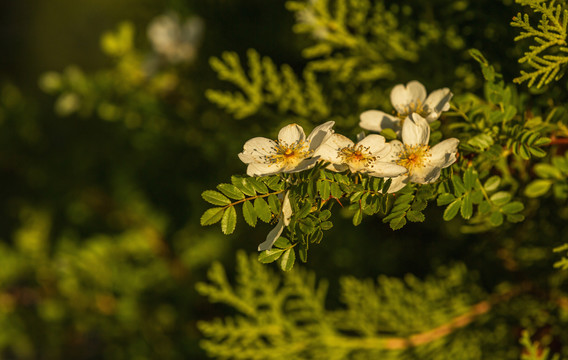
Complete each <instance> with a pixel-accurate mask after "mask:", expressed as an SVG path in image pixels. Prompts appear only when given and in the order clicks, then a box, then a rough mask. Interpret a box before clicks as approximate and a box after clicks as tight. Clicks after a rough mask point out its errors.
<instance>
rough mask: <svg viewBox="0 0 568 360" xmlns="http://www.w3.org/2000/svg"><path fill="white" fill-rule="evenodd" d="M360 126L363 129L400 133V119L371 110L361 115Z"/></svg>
mask: <svg viewBox="0 0 568 360" xmlns="http://www.w3.org/2000/svg"><path fill="white" fill-rule="evenodd" d="M359 119H361V121H360V122H359V126H360V127H362V128H363V129H366V130H370V131H376V132H381V131H383V130H384V129H393V130H394V131H397V132H398V131H400V119H399V118H397V117H396V116H392V115H389V114H387V113H384V112H382V111H377V110H369V111H365V112H364V113H362V114H361V115H359Z"/></svg>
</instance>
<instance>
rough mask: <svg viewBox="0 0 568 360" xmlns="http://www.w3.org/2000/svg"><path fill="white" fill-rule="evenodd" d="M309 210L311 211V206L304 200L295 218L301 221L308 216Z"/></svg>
mask: <svg viewBox="0 0 568 360" xmlns="http://www.w3.org/2000/svg"><path fill="white" fill-rule="evenodd" d="M311 210H312V204H311V203H310V202H309V201H308V200H306V202H305V203H304V205H302V208H301V209H300V211H298V213H297V214H296V216H297V218H298V219H303V218H305V217H306V216H308V214H309V213H310V211H311Z"/></svg>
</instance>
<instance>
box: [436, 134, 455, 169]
mask: <svg viewBox="0 0 568 360" xmlns="http://www.w3.org/2000/svg"><path fill="white" fill-rule="evenodd" d="M459 143H460V141H459V140H458V139H456V138H450V139H446V140H444V141H442V142H440V143H438V144H436V145H435V146H433V147H432V149H430V153H431V155H432V156H431V157H430V163H431V164H432V165H433V166H436V167H439V168H441V169H443V168H446V167H448V166H450V165H452V164H453V163H455V162H456V153H457V152H458V144H459Z"/></svg>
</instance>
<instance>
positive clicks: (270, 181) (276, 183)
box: [261, 175, 284, 192]
mask: <svg viewBox="0 0 568 360" xmlns="http://www.w3.org/2000/svg"><path fill="white" fill-rule="evenodd" d="M261 179H262V181H264V183H265V184H266V185H267V186H268V187H269V188H271V189H272V190H274V191H279V190H282V189H283V188H284V183H283V182H281V179H280V177H279V176H277V175H273V176H268V177H262V178H261ZM267 192H268V191H267Z"/></svg>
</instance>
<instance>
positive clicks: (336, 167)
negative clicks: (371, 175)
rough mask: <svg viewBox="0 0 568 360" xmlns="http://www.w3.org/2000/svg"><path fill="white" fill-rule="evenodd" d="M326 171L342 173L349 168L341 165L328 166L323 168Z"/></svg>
mask: <svg viewBox="0 0 568 360" xmlns="http://www.w3.org/2000/svg"><path fill="white" fill-rule="evenodd" d="M325 168H326V169H327V170H331V171H335V172H342V171H345V170H347V169H349V166H347V165H342V164H329V165H328V166H326V167H325Z"/></svg>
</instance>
